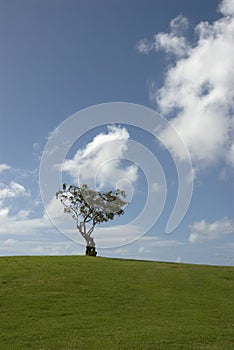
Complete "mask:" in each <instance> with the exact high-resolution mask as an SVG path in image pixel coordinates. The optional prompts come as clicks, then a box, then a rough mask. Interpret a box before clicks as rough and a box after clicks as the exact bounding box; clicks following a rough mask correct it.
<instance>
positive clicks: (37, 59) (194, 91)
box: [0, 0, 234, 266]
mask: <svg viewBox="0 0 234 350" xmlns="http://www.w3.org/2000/svg"><path fill="white" fill-rule="evenodd" d="M0 50H1V55H0V77H1V79H0V118H1V128H0V222H1V224H0V256H11V255H76V254H78V255H80V254H84V250H85V248H84V243H85V242H83V241H82V237H80V236H79V233H78V232H77V231H76V229H75V222H74V221H73V220H72V218H71V217H69V216H68V215H65V214H64V213H63V208H62V206H61V205H60V203H59V202H58V201H56V198H55V192H56V190H58V189H59V187H61V184H62V182H64V181H65V182H67V183H72V184H75V185H79V184H82V183H86V184H88V185H89V186H90V187H92V188H96V189H98V190H107V189H114V188H116V187H121V188H123V189H124V190H125V191H126V193H127V199H128V202H129V204H128V206H127V207H126V209H125V214H124V216H122V217H121V218H117V219H116V220H114V221H113V222H111V223H108V224H106V225H103V226H102V225H101V226H100V227H97V228H96V229H95V232H94V237H95V241H96V245H97V250H98V255H100V256H106V257H117V258H132V259H140V260H142V259H147V260H153V261H172V262H182V263H195V264H211V265H232V266H233V265H234V210H233V209H234V181H233V178H234V59H233V56H234V0H223V1H221V0H217V1H216V0H207V1H202V0H197V1H193V0H144V1H142V0H127V1H117V0H108V1H107V0H100V1H94V0H86V1H84V0H76V1H75V0H66V1H65V0H49V1H48V0H46V1H45V0H40V1H38V0H21V1H16V0H12V1H4V0H0Z"/></svg>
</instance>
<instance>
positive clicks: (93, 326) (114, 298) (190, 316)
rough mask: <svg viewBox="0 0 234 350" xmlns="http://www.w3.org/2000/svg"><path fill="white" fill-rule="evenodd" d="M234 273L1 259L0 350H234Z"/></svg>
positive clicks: (81, 260) (80, 260) (88, 260)
mask: <svg viewBox="0 0 234 350" xmlns="http://www.w3.org/2000/svg"><path fill="white" fill-rule="evenodd" d="M233 279H234V268H232V267H212V266H195V265H183V264H172V263H171V264H170V263H156V262H145V261H131V260H118V259H105V258H100V257H99V258H92V257H78V256H70V257H1V258H0V308H1V309H0V311H1V314H0V349H4V350H14V349H17V350H21V349H22V350H25V349H32V350H36V349H41V350H49V349H51V350H52V349H53V350H55V349H56V350H57V349H60V350H71V349H81V350H86V349H94V350H99V349H100V350H105V349H108V350H125V349H126V350H164V349H165V350H177V349H178V350H183V349H184V350H200V349H201V350H208V349H209V350H216V349H217V350H222V349H223V350H231V349H233V344H234V343H233V342H234V336H233V330H234V328H233V327H234V319H233V315H234V305H233V304H234V298H233V297H234V293H233V286H234V283H233Z"/></svg>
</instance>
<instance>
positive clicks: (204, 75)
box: [138, 0, 234, 168]
mask: <svg viewBox="0 0 234 350" xmlns="http://www.w3.org/2000/svg"><path fill="white" fill-rule="evenodd" d="M219 10H220V13H221V15H222V17H221V18H220V19H219V20H216V21H214V22H213V23H208V22H200V23H199V24H198V25H197V26H196V28H195V36H196V37H197V40H196V41H195V42H193V43H189V41H188V40H187V37H186V35H185V34H184V33H185V30H186V28H187V26H188V20H187V19H185V18H184V17H183V16H179V17H177V18H175V19H174V20H173V21H172V22H171V24H170V32H169V33H158V34H156V35H155V36H154V40H153V41H151V42H150V41H147V39H144V40H143V41H140V43H139V45H138V49H139V51H141V52H146V53H149V52H150V51H152V50H159V49H160V50H164V51H165V52H166V53H167V54H168V53H172V54H174V55H175V59H174V61H171V62H170V63H169V64H168V67H167V70H166V73H165V79H164V84H163V86H162V87H161V88H160V89H159V90H153V93H152V92H151V95H152V98H153V99H154V101H155V102H156V104H157V106H158V109H159V110H160V112H161V113H163V114H164V115H165V116H167V117H168V118H170V119H171V122H172V124H173V125H174V126H175V128H176V129H177V131H178V133H179V134H180V136H181V137H182V139H183V140H184V142H185V144H186V145H187V147H188V149H189V150H190V153H191V156H192V159H193V162H194V164H195V166H197V168H199V167H203V166H207V165H210V164H212V163H216V162H218V161H220V160H222V161H224V162H226V163H227V164H228V165H231V166H234V60H233V56H234V1H233V0H225V1H222V3H221V5H220V7H219ZM159 136H160V138H161V139H162V140H163V141H164V143H165V144H166V145H167V146H168V148H169V149H170V150H171V151H172V152H173V154H174V155H175V156H177V157H179V158H182V159H183V153H181V150H180V149H179V148H178V145H177V144H176V142H175V140H174V138H173V137H172V135H171V132H170V129H169V128H168V129H165V130H162V131H161V132H160V133H159Z"/></svg>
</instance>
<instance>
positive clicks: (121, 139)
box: [63, 126, 138, 187]
mask: <svg viewBox="0 0 234 350" xmlns="http://www.w3.org/2000/svg"><path fill="white" fill-rule="evenodd" d="M128 139H129V133H128V131H127V129H126V128H122V127H117V126H108V132H107V133H100V134H98V135H97V136H96V137H94V139H93V140H92V141H91V142H90V143H88V144H87V146H86V147H85V148H83V149H80V150H78V151H77V152H76V154H75V155H74V157H73V158H72V159H67V160H65V162H64V164H63V171H65V172H68V173H69V175H70V176H71V177H72V179H73V180H74V181H75V182H76V183H77V181H78V180H79V183H81V184H82V183H86V184H88V185H90V184H92V185H93V181H95V180H96V181H97V184H98V186H99V187H105V186H114V187H115V185H116V184H117V183H118V182H119V181H120V180H121V179H122V180H124V179H125V180H127V181H129V182H131V183H134V182H135V181H136V180H137V178H138V174H137V172H138V168H137V166H136V165H128V166H126V165H125V166H123V165H122V163H121V158H122V159H123V158H124V154H125V152H126V151H127V147H128V146H127V142H128Z"/></svg>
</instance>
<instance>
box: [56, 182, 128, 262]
mask: <svg viewBox="0 0 234 350" xmlns="http://www.w3.org/2000/svg"><path fill="white" fill-rule="evenodd" d="M56 198H57V199H59V200H60V201H61V203H62V204H63V205H64V213H67V214H71V215H72V218H73V219H74V220H75V221H76V227H77V229H78V231H79V232H80V234H81V235H82V237H83V238H84V239H85V241H86V255H91V256H96V255H97V252H96V249H95V242H94V238H93V237H92V233H93V230H94V228H95V226H96V225H97V224H101V223H103V222H108V221H110V220H113V219H114V217H115V216H116V215H118V216H120V215H123V214H124V210H123V207H124V206H125V205H126V204H127V202H125V201H124V198H126V194H125V191H121V190H119V189H117V190H115V191H109V192H99V191H95V190H92V189H90V188H88V186H87V185H81V186H80V187H78V186H74V185H70V186H67V185H66V184H63V188H62V190H59V191H58V192H57V193H56Z"/></svg>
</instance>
